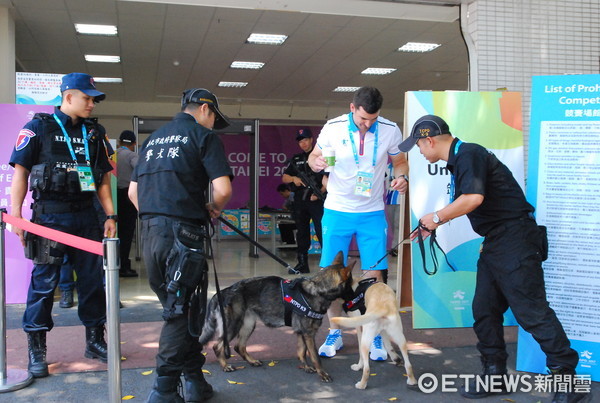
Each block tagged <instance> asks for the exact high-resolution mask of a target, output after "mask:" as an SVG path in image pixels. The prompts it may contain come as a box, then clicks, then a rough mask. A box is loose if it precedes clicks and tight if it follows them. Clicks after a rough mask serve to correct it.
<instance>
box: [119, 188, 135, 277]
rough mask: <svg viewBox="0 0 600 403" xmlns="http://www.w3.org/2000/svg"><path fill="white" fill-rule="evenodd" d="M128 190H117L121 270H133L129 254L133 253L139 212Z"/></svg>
mask: <svg viewBox="0 0 600 403" xmlns="http://www.w3.org/2000/svg"><path fill="white" fill-rule="evenodd" d="M127 191H128V189H127V188H118V189H117V212H118V214H119V223H118V226H119V239H120V241H121V244H120V249H119V252H120V257H121V269H122V270H131V260H129V252H130V251H131V243H132V241H133V234H134V232H135V222H136V220H137V210H136V209H135V206H134V205H133V203H132V202H131V200H129V196H128V195H127Z"/></svg>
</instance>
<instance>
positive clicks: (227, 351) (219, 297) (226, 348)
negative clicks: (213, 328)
mask: <svg viewBox="0 0 600 403" xmlns="http://www.w3.org/2000/svg"><path fill="white" fill-rule="evenodd" d="M219 218H221V217H219ZM210 229H212V233H213V235H214V233H215V227H214V226H213V225H212V222H210ZM211 238H212V235H210V234H209V241H208V249H209V252H210V255H211V256H212V265H213V271H214V273H215V288H216V291H217V301H218V302H219V311H220V312H221V320H222V322H223V349H224V352H225V358H227V359H229V358H230V357H231V350H230V349H229V337H227V319H226V318H225V307H224V303H223V295H221V288H220V287H219V278H218V277H217V265H216V264H215V257H214V253H213V250H212V243H211V242H210V239H211Z"/></svg>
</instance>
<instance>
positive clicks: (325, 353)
mask: <svg viewBox="0 0 600 403" xmlns="http://www.w3.org/2000/svg"><path fill="white" fill-rule="evenodd" d="M342 347H344V343H343V342H342V331H341V330H340V329H334V330H330V331H329V334H328V335H327V338H326V339H325V343H323V345H322V346H321V347H319V355H320V356H321V357H328V358H331V357H333V356H335V353H336V352H337V351H338V350H339V349H340V348H342Z"/></svg>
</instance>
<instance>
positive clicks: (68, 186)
mask: <svg viewBox="0 0 600 403" xmlns="http://www.w3.org/2000/svg"><path fill="white" fill-rule="evenodd" d="M60 89H61V92H62V102H61V106H60V108H56V109H55V110H54V114H52V115H50V114H44V113H38V114H36V115H35V116H34V118H33V119H32V120H31V121H30V122H29V123H27V124H26V125H25V127H24V128H23V129H22V130H21V131H20V132H19V135H18V137H17V142H16V145H15V148H14V150H13V153H12V155H11V157H10V164H11V165H12V166H13V167H14V168H15V172H14V175H13V180H12V185H11V206H12V209H11V215H12V216H14V217H18V218H21V209H22V205H23V201H24V199H25V195H26V193H27V190H28V184H29V189H30V190H32V191H33V198H34V203H33V205H32V209H33V214H32V219H33V220H32V221H33V222H35V223H37V224H40V225H43V226H45V227H48V228H53V229H56V230H59V231H62V232H67V233H69V234H73V235H77V236H80V237H83V238H87V239H91V240H94V241H100V240H101V238H102V233H101V229H100V228H99V227H98V219H97V216H96V210H95V209H94V204H93V200H94V198H96V197H97V198H98V199H99V200H100V203H101V204H102V207H103V208H104V211H105V213H106V218H107V219H106V222H105V224H104V236H107V237H113V236H114V235H115V229H116V224H115V221H116V216H115V215H114V207H113V202H112V195H111V189H110V175H109V174H108V172H110V171H111V170H112V167H111V165H110V163H109V160H108V155H109V154H112V152H113V151H112V148H111V147H110V144H108V142H107V141H106V136H105V130H104V128H103V127H102V126H100V125H99V124H98V123H97V122H96V121H95V120H93V119H90V115H91V113H92V111H93V110H94V107H95V105H96V103H97V102H99V101H101V100H103V99H104V98H105V95H104V94H103V93H102V92H100V91H98V90H97V89H96V87H95V85H94V80H93V78H92V77H91V76H89V75H87V74H83V73H70V74H67V75H65V76H64V77H63V79H62V85H61V87H60ZM15 232H16V233H17V234H18V235H19V238H20V239H21V243H23V245H24V246H25V254H26V256H27V257H29V258H30V259H33V262H34V267H33V272H32V273H31V283H30V285H29V292H28V295H27V307H26V309H25V313H24V315H23V330H25V332H26V333H27V337H28V341H29V371H30V372H31V374H32V375H33V376H34V377H36V378H41V377H45V376H48V364H47V362H46V332H49V331H50V330H52V327H53V326H54V323H53V321H52V315H51V314H52V303H53V300H54V289H55V288H56V285H57V283H58V281H59V273H60V268H61V264H62V263H63V257H64V254H65V252H66V253H68V255H69V259H70V260H71V262H72V264H73V267H74V268H75V271H76V272H77V283H76V286H77V293H78V295H79V310H78V313H79V319H81V322H82V323H83V324H84V325H85V329H86V349H85V356H86V357H88V358H97V359H100V360H102V361H103V362H106V360H107V357H106V354H107V351H106V342H105V341H104V323H105V322H106V305H105V294H104V284H103V270H102V257H101V256H99V255H95V254H93V253H90V252H85V251H82V250H80V249H77V248H72V247H67V246H66V245H62V244H57V243H56V242H52V241H49V240H48V239H45V238H41V237H38V236H34V235H33V234H28V235H27V236H24V233H23V230H22V229H18V228H16V229H15Z"/></svg>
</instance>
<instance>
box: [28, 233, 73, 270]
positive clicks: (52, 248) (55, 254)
mask: <svg viewBox="0 0 600 403" xmlns="http://www.w3.org/2000/svg"><path fill="white" fill-rule="evenodd" d="M66 249H67V246H66V245H64V244H62V243H60V242H56V241H51V240H50V239H48V238H44V237H41V236H38V235H35V234H32V233H30V232H26V233H25V257H26V258H27V259H31V260H33V263H35V264H57V265H61V264H62V263H63V259H64V256H65V251H66Z"/></svg>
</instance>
